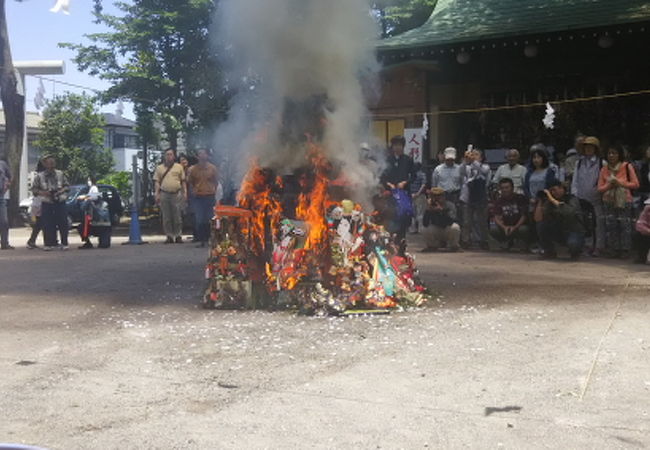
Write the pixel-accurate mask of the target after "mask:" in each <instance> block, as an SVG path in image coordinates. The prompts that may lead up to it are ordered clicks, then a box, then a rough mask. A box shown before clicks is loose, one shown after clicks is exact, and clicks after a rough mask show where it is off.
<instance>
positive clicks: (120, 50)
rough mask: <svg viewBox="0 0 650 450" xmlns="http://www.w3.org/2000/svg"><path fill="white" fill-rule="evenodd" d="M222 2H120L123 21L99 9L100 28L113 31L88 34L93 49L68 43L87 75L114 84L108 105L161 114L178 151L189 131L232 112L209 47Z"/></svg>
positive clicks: (97, 10)
mask: <svg viewBox="0 0 650 450" xmlns="http://www.w3.org/2000/svg"><path fill="white" fill-rule="evenodd" d="M215 3H216V2H215V0H188V1H183V2H179V1H177V0H133V1H132V2H130V3H126V2H118V3H116V6H117V7H118V8H119V10H120V11H121V12H122V13H123V14H122V15H121V16H115V15H108V14H104V13H103V12H102V11H101V8H96V11H95V18H96V22H97V23H100V24H103V25H105V26H107V27H108V28H109V30H110V31H108V32H105V33H96V34H90V35H87V36H86V37H87V38H88V39H89V40H90V41H91V44H89V45H77V44H70V43H66V44H61V45H62V46H64V47H66V48H70V49H73V50H75V51H76V52H77V55H76V57H75V62H76V63H77V65H78V66H79V69H80V70H82V71H87V72H89V73H90V74H91V75H97V76H99V77H100V78H102V79H104V80H107V81H109V82H110V83H111V85H112V86H111V87H110V88H109V89H108V90H107V91H106V92H105V93H104V94H103V96H102V98H103V100H104V101H106V102H111V101H115V100H117V99H127V100H131V101H132V102H134V103H135V104H136V111H139V112H141V113H143V114H147V113H155V115H156V118H157V119H158V120H160V122H161V123H162V124H163V126H164V131H165V134H166V139H167V141H168V142H169V143H170V146H171V147H173V148H176V147H177V145H178V138H179V136H180V135H181V134H182V133H185V135H188V134H191V133H192V132H193V131H194V130H195V129H197V128H199V129H200V128H211V127H212V126H214V125H215V124H216V123H218V122H219V121H221V120H222V119H223V118H224V116H225V114H226V108H225V106H226V102H225V98H224V95H223V94H224V93H223V90H222V88H221V87H220V86H221V85H222V83H221V70H220V69H219V65H218V63H217V59H216V57H215V55H213V54H212V52H211V50H210V48H211V47H210V45H209V31H210V20H211V17H212V15H213V12H214V9H215ZM190 118H191V120H190Z"/></svg>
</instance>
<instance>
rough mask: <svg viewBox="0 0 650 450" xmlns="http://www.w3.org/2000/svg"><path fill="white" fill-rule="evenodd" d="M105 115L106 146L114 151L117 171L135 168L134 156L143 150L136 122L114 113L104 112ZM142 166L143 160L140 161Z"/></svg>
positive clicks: (114, 167)
mask: <svg viewBox="0 0 650 450" xmlns="http://www.w3.org/2000/svg"><path fill="white" fill-rule="evenodd" d="M102 116H104V122H105V125H104V131H105V133H104V146H105V147H106V148H110V149H111V150H112V152H113V159H114V166H113V170H115V171H116V172H130V171H131V170H132V168H133V157H134V156H138V152H141V148H140V147H141V146H140V136H139V135H138V133H137V131H135V127H136V123H135V122H134V121H133V120H129V119H125V118H124V117H122V116H119V115H117V114H112V113H102ZM138 165H139V167H142V162H141V161H140V162H139V163H138Z"/></svg>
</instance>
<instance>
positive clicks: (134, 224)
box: [124, 155, 147, 245]
mask: <svg viewBox="0 0 650 450" xmlns="http://www.w3.org/2000/svg"><path fill="white" fill-rule="evenodd" d="M145 164H146V162H145ZM139 193H140V180H139V179H138V157H137V155H133V203H132V206H131V225H130V226H129V240H128V242H125V243H124V245H142V244H146V243H147V242H145V241H143V240H142V235H141V234H140V214H138V202H139V201H140V194H139Z"/></svg>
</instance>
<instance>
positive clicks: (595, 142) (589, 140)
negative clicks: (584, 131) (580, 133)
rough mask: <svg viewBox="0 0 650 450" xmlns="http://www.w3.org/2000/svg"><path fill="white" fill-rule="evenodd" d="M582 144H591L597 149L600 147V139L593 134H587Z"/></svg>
mask: <svg viewBox="0 0 650 450" xmlns="http://www.w3.org/2000/svg"><path fill="white" fill-rule="evenodd" d="M582 145H583V146H584V145H593V146H594V147H596V148H597V149H600V141H599V140H598V138H597V137H595V136H587V137H586V138H585V140H584V141H583V143H582Z"/></svg>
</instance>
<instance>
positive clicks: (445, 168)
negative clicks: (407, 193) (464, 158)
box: [431, 147, 463, 205]
mask: <svg viewBox="0 0 650 450" xmlns="http://www.w3.org/2000/svg"><path fill="white" fill-rule="evenodd" d="M444 155H445V162H444V163H443V164H440V165H439V166H438V167H436V168H435V169H434V171H433V175H432V176H431V186H432V187H439V188H442V190H443V191H444V192H445V197H446V198H447V200H448V201H450V202H452V203H453V204H454V205H458V201H459V199H460V190H461V188H462V187H463V175H462V173H461V170H460V165H459V164H456V156H457V152H456V149H455V148H454V147H447V148H446V149H445V152H444Z"/></svg>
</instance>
